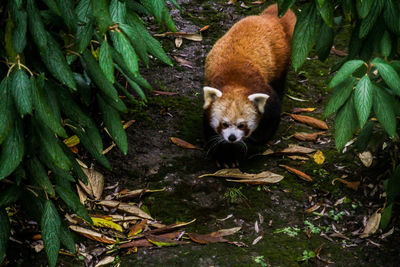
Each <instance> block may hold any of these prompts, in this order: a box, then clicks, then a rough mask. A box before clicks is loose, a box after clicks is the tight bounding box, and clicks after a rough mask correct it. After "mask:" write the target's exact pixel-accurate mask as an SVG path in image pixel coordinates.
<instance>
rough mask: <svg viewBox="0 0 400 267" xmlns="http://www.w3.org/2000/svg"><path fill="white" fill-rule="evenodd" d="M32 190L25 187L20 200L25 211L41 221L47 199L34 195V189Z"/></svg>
mask: <svg viewBox="0 0 400 267" xmlns="http://www.w3.org/2000/svg"><path fill="white" fill-rule="evenodd" d="M32 191H33V190H32ZM32 191H31V190H27V189H24V192H23V197H21V199H20V201H21V203H22V205H23V207H24V211H25V212H26V213H27V214H28V215H29V217H30V218H33V219H34V220H36V221H40V220H41V217H42V215H43V209H44V202H45V200H44V199H43V198H41V197H39V196H37V195H34V193H33V192H34V191H33V192H32Z"/></svg>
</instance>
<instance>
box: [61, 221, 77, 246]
mask: <svg viewBox="0 0 400 267" xmlns="http://www.w3.org/2000/svg"><path fill="white" fill-rule="evenodd" d="M60 241H61V244H62V245H63V246H64V247H65V248H66V249H67V250H68V251H70V252H72V253H73V254H75V253H76V248H75V240H74V238H73V237H72V234H71V232H70V231H69V229H68V227H67V226H66V225H65V223H63V222H61V226H60Z"/></svg>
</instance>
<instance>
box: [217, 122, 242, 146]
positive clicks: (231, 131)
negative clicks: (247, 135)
mask: <svg viewBox="0 0 400 267" xmlns="http://www.w3.org/2000/svg"><path fill="white" fill-rule="evenodd" d="M231 135H233V136H235V138H236V139H235V140H233V141H232V140H229V136H231ZM243 136H244V133H243V131H242V130H240V129H238V128H237V127H236V126H230V127H228V128H226V129H223V130H222V137H224V139H225V140H226V141H228V142H231V143H236V142H239V141H240V140H242V138H243Z"/></svg>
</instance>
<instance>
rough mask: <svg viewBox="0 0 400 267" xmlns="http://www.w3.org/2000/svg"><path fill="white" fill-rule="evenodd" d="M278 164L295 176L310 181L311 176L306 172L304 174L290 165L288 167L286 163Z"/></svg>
mask: <svg viewBox="0 0 400 267" xmlns="http://www.w3.org/2000/svg"><path fill="white" fill-rule="evenodd" d="M279 166H280V167H282V168H285V169H286V170H288V171H289V172H291V173H293V174H295V175H296V176H297V177H299V178H301V179H303V180H305V181H310V182H311V181H312V178H311V176H309V175H308V174H305V173H304V172H302V171H299V170H297V169H295V168H292V167H289V166H286V165H283V164H279Z"/></svg>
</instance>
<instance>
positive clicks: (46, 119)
mask: <svg viewBox="0 0 400 267" xmlns="http://www.w3.org/2000/svg"><path fill="white" fill-rule="evenodd" d="M31 87H32V96H33V97H32V98H33V106H34V108H35V112H36V115H37V117H38V118H39V120H40V121H41V122H43V123H44V124H45V125H46V126H47V127H49V128H50V129H51V130H52V131H53V132H55V133H56V134H57V135H58V136H62V137H64V138H67V133H66V132H65V130H64V128H63V127H62V125H61V121H58V119H57V117H56V115H54V113H53V110H52V109H51V107H50V105H49V104H48V102H47V98H46V96H45V94H44V91H43V87H42V86H38V83H37V82H36V80H35V78H34V77H33V76H32V77H31Z"/></svg>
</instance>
